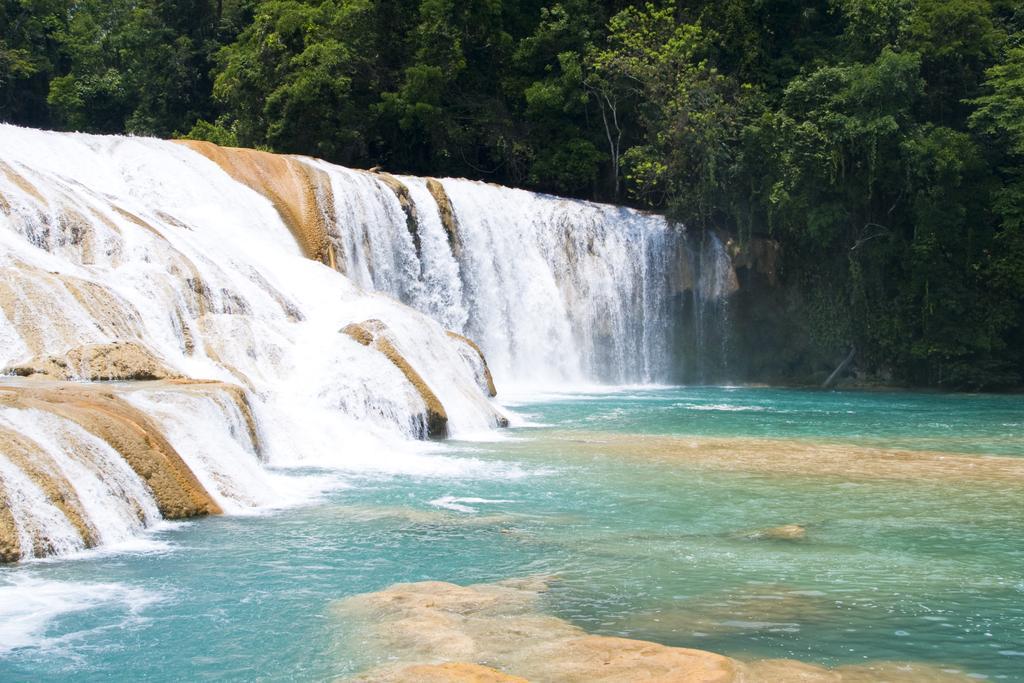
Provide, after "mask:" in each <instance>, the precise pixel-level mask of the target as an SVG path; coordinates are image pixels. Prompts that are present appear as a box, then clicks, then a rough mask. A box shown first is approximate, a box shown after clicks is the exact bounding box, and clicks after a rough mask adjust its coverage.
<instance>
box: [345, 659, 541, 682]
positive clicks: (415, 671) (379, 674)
mask: <svg viewBox="0 0 1024 683" xmlns="http://www.w3.org/2000/svg"><path fill="white" fill-rule="evenodd" d="M356 680H357V681H360V682H361V683H529V681H527V680H526V679H525V678H520V677H519V676H510V675H508V674H505V673H502V672H501V671H498V670H497V669H492V668H490V667H487V666H480V665H479V664H467V663H466V662H446V663H444V664H413V665H410V666H399V667H394V668H392V669H380V670H377V671H375V672H371V673H368V674H366V675H365V676H360V677H358V678H356Z"/></svg>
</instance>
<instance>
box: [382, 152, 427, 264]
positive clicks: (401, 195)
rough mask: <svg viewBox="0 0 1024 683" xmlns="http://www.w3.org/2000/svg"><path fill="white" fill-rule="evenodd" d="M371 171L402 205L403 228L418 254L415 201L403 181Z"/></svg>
mask: <svg viewBox="0 0 1024 683" xmlns="http://www.w3.org/2000/svg"><path fill="white" fill-rule="evenodd" d="M371 172H372V171H371ZM373 173H374V176H375V177H376V178H377V180H379V181H380V182H382V183H384V185H386V186H387V187H388V189H390V190H391V191H392V192H394V193H395V196H396V197H397V198H398V204H399V205H400V206H401V207H402V212H403V213H404V214H405V228H406V230H408V231H409V236H410V237H412V244H413V247H414V248H415V249H416V256H419V255H420V251H421V245H420V229H419V216H417V215H416V202H414V201H413V200H412V195H411V194H409V188H408V187H406V186H405V183H403V182H402V181H401V180H399V179H398V178H396V177H395V176H393V175H391V174H390V173H384V172H382V171H376V172H373Z"/></svg>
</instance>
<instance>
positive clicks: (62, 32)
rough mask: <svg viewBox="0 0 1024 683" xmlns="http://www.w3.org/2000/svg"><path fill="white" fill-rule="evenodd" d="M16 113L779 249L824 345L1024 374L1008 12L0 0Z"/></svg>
mask: <svg viewBox="0 0 1024 683" xmlns="http://www.w3.org/2000/svg"><path fill="white" fill-rule="evenodd" d="M0 118H2V119H3V120H6V121H10V122H14V123H19V124H23V125H32V126H43V127H55V128H61V129H74V130H82V131H94V132H128V133H138V134H153V135H159V136H172V135H177V136H189V137H196V138H203V139H210V140H213V141H215V142H219V143H221V144H238V145H245V146H259V147H265V148H269V149H273V150H277V151H282V152H298V153H305V154H313V155H317V156H320V157H324V158H326V159H329V160H332V161H335V162H339V163H344V164H351V165H358V166H371V165H378V164H380V165H383V166H384V167H386V168H388V169H389V170H393V171H396V172H398V171H402V172H409V173H420V174H430V175H461V176H469V177H474V178H483V179H487V180H492V181H495V182H502V183H507V184H511V185H516V186H522V187H528V188H531V189H536V190H542V191H550V192H555V193H560V194H567V195H572V196H579V197H587V198H592V199H598V200H604V201H615V202H622V203H629V204H633V205H636V206H640V207H644V208H650V209H655V210H660V211H664V212H666V213H667V214H668V215H670V216H671V217H673V218H675V219H678V220H680V221H682V222H684V223H685V224H686V225H687V226H688V227H689V229H691V230H695V231H699V230H719V231H724V232H727V233H730V234H733V235H737V236H738V238H739V240H740V242H743V241H744V240H750V239H752V238H753V237H756V236H770V237H771V238H773V239H775V240H777V241H778V242H779V243H780V244H781V245H782V253H783V256H784V261H783V268H784V271H783V285H782V286H783V287H784V288H785V287H788V288H791V289H793V290H796V289H800V288H802V289H803V290H804V293H803V295H802V296H801V297H799V298H793V297H789V298H788V299H787V300H788V301H790V302H791V303H792V302H794V301H797V303H795V304H792V305H787V306H785V307H784V311H781V312H780V315H783V316H785V320H784V323H785V324H786V325H788V326H790V327H795V328H806V335H805V336H806V337H807V338H809V339H812V340H816V341H815V343H816V344H817V345H818V346H819V347H820V348H819V351H820V352H821V354H822V356H823V357H824V356H828V355H829V354H831V355H833V356H836V357H842V356H843V355H845V350H846V349H848V348H849V347H850V346H855V347H856V348H857V349H858V353H859V357H858V365H859V366H860V367H861V369H862V370H865V371H867V372H869V373H870V372H873V373H877V374H882V375H888V376H892V377H893V378H894V379H896V380H898V381H904V382H908V383H912V384H919V385H940V386H949V387H954V388H973V387H998V386H1014V385H1017V386H1019V385H1020V384H1021V382H1022V381H1024V377H1022V368H1024V9H1021V7H1020V4H1019V2H1016V1H1015V0H809V1H808V2H800V3H794V2H789V1H788V0H715V1H711V0H689V1H686V0H676V1H675V2H672V1H671V0H666V1H662V2H657V3H643V2H621V1H619V2H616V1H614V0H602V1H599V0H518V1H513V0H0ZM809 289H813V290H814V291H813V292H810V291H808V290H809ZM801 302H802V303H801ZM820 302H831V303H830V304H829V308H830V310H828V311H822V310H820V308H821V304H820Z"/></svg>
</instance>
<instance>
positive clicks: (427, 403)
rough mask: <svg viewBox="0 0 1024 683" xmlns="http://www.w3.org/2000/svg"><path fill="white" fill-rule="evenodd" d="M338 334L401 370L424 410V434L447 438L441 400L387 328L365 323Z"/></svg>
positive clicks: (446, 422)
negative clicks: (380, 356)
mask: <svg viewBox="0 0 1024 683" xmlns="http://www.w3.org/2000/svg"><path fill="white" fill-rule="evenodd" d="M341 332H342V333H343V334H347V335H348V336H350V337H352V338H353V339H355V340H356V341H357V342H359V343H360V344H362V345H363V346H369V347H371V348H374V349H377V350H378V351H380V352H381V353H383V354H384V356H385V357H387V359H388V360H389V361H391V362H392V363H393V364H394V365H395V367H397V368H398V369H399V370H401V371H402V374H403V375H405V378H406V379H407V380H409V383H410V384H412V386H413V388H414V389H416V392H417V393H419V395H420V398H422V399H423V405H424V407H425V408H426V415H425V416H424V421H425V423H426V435H427V436H428V437H430V438H432V439H443V438H444V437H446V436H448V413H447V412H446V411H445V409H444V406H443V405H441V401H440V399H438V398H437V395H436V394H435V393H434V392H433V390H432V389H431V388H430V387H429V386H427V383H426V381H425V380H424V379H423V377H422V376H421V375H420V374H419V373H418V372H416V369H415V368H413V367H412V365H411V364H410V363H409V361H408V360H406V358H405V356H403V355H402V354H401V352H399V350H398V348H397V347H396V346H395V344H394V342H393V341H392V340H391V333H390V330H388V326H387V325H385V324H384V323H383V322H381V321H380V320H366V321H363V322H361V323H352V324H350V325H346V326H345V327H344V328H343V329H342V330H341Z"/></svg>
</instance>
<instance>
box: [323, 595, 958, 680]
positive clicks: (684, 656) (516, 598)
mask: <svg viewBox="0 0 1024 683" xmlns="http://www.w3.org/2000/svg"><path fill="white" fill-rule="evenodd" d="M549 582H550V579H548V578H544V577H538V578H531V579H525V580H510V581H501V582H498V583H493V584H479V585H474V586H457V585H454V584H451V583H442V582H438V581H425V582H421V583H411V584H397V585H394V586H391V587H390V588H387V589H385V590H382V591H379V592H377V593H368V594H364V595H357V596H353V597H350V598H346V599H344V600H340V601H338V602H336V603H335V604H334V605H333V608H332V611H333V613H334V614H335V616H336V617H338V618H339V619H340V620H342V621H343V622H344V623H345V624H347V625H352V624H355V625H356V626H357V627H358V628H359V629H360V633H361V634H368V635H369V636H370V639H369V640H368V641H367V646H368V648H369V649H368V651H367V652H366V654H367V655H368V656H370V658H371V659H376V660H378V661H387V662H389V663H388V664H385V665H382V666H378V667H375V668H372V669H370V670H369V671H366V672H364V673H363V674H361V675H359V676H357V677H355V679H354V680H356V681H364V682H367V683H369V682H374V683H392V682H398V681H402V682H405V681H488V682H489V681H495V682H504V681H520V680H523V679H525V680H530V681H545V682H546V683H579V682H580V681H588V682H589V681H595V682H598V681H608V682H609V683H610V682H612V681H615V682H620V681H662V682H664V683H670V682H671V683H797V682H802V683H862V682H863V683H867V682H868V681H879V680H885V681H891V682H893V683H911V682H912V681H913V682H917V683H920V682H922V681H932V682H934V683H953V682H954V681H958V682H963V681H968V680H970V679H969V678H968V677H966V676H964V675H962V674H959V673H956V672H953V671H949V670H943V669H940V668H937V667H931V666H927V665H921V664H916V663H895V662H877V663H868V664H860V665H855V666H841V667H837V668H835V669H827V668H824V667H821V666H816V665H812V664H806V663H803V662H799V661H794V660H781V659H773V660H759V661H753V662H741V661H738V660H735V659H731V658H729V657H724V656H722V655H719V654H715V653H713V652H707V651H704V650H693V649H687V648H678V647H668V646H665V645H660V644H658V643H652V642H647V641H641V640H630V639H627V638H615V637H607V636H598V635H591V634H588V633H586V632H585V631H583V630H582V629H580V628H578V627H576V626H574V625H572V624H570V623H569V622H567V621H565V620H563V619H559V618H557V617H554V616H551V615H548V614H545V613H544V612H543V611H541V609H540V608H541V602H542V596H543V594H544V592H545V591H546V590H547V586H548V584H549ZM481 664H485V665H486V666H481Z"/></svg>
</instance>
